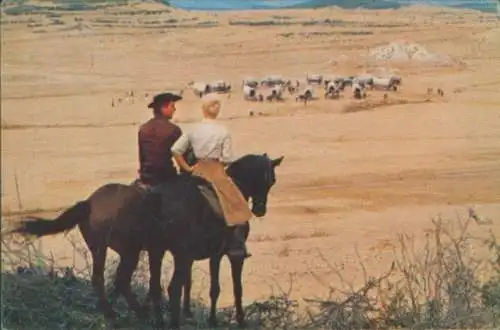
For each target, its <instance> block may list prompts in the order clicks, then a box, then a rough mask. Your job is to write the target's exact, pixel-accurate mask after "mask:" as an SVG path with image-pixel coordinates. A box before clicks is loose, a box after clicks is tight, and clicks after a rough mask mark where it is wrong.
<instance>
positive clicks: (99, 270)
mask: <svg viewBox="0 0 500 330" xmlns="http://www.w3.org/2000/svg"><path fill="white" fill-rule="evenodd" d="M106 250H107V248H106V247H105V246H103V247H101V248H100V249H94V248H91V249H90V252H91V253H92V260H93V267H92V286H93V287H94V291H95V293H96V295H97V298H98V299H99V303H98V304H99V307H100V308H101V309H102V311H103V313H104V316H105V317H106V318H108V319H115V318H116V312H115V311H114V310H113V307H111V304H110V303H109V301H108V299H107V298H106V289H105V287H104V267H105V265H106Z"/></svg>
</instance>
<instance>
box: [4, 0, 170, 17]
mask: <svg viewBox="0 0 500 330" xmlns="http://www.w3.org/2000/svg"><path fill="white" fill-rule="evenodd" d="M141 3H144V4H146V3H149V4H157V5H161V6H162V7H166V6H168V1H156V0H29V1H28V0H3V1H2V12H3V13H4V14H7V15H22V14H36V13H42V12H51V11H62V12H81V11H93V10H99V9H106V8H113V7H119V6H124V5H129V4H135V5H137V4H141Z"/></svg>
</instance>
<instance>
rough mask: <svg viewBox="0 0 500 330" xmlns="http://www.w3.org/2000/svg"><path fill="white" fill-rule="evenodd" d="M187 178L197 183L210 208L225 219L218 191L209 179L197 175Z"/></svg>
mask: <svg viewBox="0 0 500 330" xmlns="http://www.w3.org/2000/svg"><path fill="white" fill-rule="evenodd" d="M187 180H191V181H192V183H193V184H195V185H196V187H197V188H198V190H199V191H200V193H201V195H202V196H203V198H205V200H206V201H207V202H208V204H209V205H210V208H211V209H212V211H213V212H214V214H215V215H216V216H217V217H218V218H219V217H220V218H222V219H223V218H224V213H223V211H222V207H221V205H220V202H219V198H218V197H217V193H216V192H215V189H214V187H213V185H212V184H211V183H210V182H208V181H207V180H205V179H203V178H201V177H199V176H196V175H189V176H188V177H187Z"/></svg>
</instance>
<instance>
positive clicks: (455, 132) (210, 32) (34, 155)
mask: <svg viewBox="0 0 500 330" xmlns="http://www.w3.org/2000/svg"><path fill="white" fill-rule="evenodd" d="M141 6H142V7H141ZM141 6H136V7H135V8H131V9H130V8H129V9H124V8H118V9H116V8H115V9H108V10H106V11H103V12H98V13H96V12H94V13H91V12H89V13H78V14H77V15H76V14H63V15H62V16H60V17H59V19H60V20H62V21H63V24H59V25H58V24H51V22H50V20H49V21H48V22H47V20H48V19H47V18H46V17H41V16H36V15H33V16H16V17H13V16H4V17H3V18H2V20H3V25H2V29H3V38H2V51H3V56H2V213H3V214H7V213H12V212H16V211H19V208H21V209H23V210H51V209H57V208H59V207H64V206H68V205H69V204H71V203H73V202H74V201H76V200H79V199H82V198H84V197H86V196H87V195H89V194H90V193H91V192H92V191H93V190H94V189H96V188H97V187H99V186H100V185H102V184H104V183H106V182H110V181H117V182H124V183H126V182H130V181H131V180H133V179H134V178H135V175H136V171H137V147H136V139H137V129H138V125H139V123H140V122H143V121H145V120H147V119H148V118H149V116H150V112H149V111H148V109H147V108H146V104H147V103H148V102H149V100H150V96H148V97H146V96H145V93H149V94H150V95H151V93H154V92H157V91H162V90H180V89H182V88H183V87H185V85H186V84H187V83H188V82H189V81H190V80H196V81H198V80H201V81H210V80H214V79H225V80H227V81H230V82H231V83H232V85H233V86H234V92H233V93H232V95H231V97H230V98H227V99H225V100H224V104H223V114H222V117H223V120H224V122H225V124H227V125H228V127H229V128H230V130H231V132H232V134H233V136H234V149H235V152H236V153H237V154H238V155H244V154H247V153H263V152H267V153H268V154H270V155H271V156H274V157H278V156H281V155H284V156H285V160H284V162H283V164H282V166H281V167H280V168H279V169H278V170H277V180H278V182H277V184H276V186H275V187H274V188H273V190H272V192H271V196H270V199H269V211H268V214H267V216H266V217H265V218H264V219H261V220H257V221H255V222H253V223H252V232H251V235H250V242H249V249H250V250H251V252H252V253H253V254H254V256H253V257H252V258H251V259H249V260H248V262H247V263H246V265H245V273H244V280H245V301H246V302H249V301H252V300H254V299H258V298H263V297H265V296H267V295H268V294H269V293H270V291H269V290H270V289H269V286H268V284H269V285H271V286H272V285H274V286H275V285H276V282H275V281H277V282H279V284H280V285H281V286H282V287H283V288H284V289H286V288H287V287H288V283H289V280H290V276H291V278H293V283H294V286H293V295H294V296H295V297H305V296H308V297H310V296H314V295H319V296H320V295H323V294H325V292H326V291H327V289H326V286H325V285H326V284H325V283H328V281H334V280H333V276H332V274H331V271H330V269H329V266H328V263H327V262H326V261H325V259H327V260H329V263H331V264H337V265H343V267H344V268H345V271H346V272H347V274H349V275H348V277H349V278H352V279H353V280H357V279H359V276H361V273H360V272H359V265H358V257H357V256H356V253H355V247H357V249H358V250H359V254H360V256H361V259H363V260H364V262H365V263H366V267H367V269H368V270H369V271H370V272H371V273H372V274H378V273H380V272H381V271H383V270H384V269H386V267H387V265H388V260H389V259H388V258H389V256H390V250H391V247H393V246H394V244H396V241H395V238H396V234H397V233H398V232H407V233H412V234H415V235H416V236H417V237H420V236H419V235H422V236H423V233H424V229H425V228H428V227H429V225H430V219H431V218H432V217H437V216H440V215H441V216H444V217H448V218H451V219H456V218H457V217H462V218H464V217H466V216H467V209H468V207H474V208H475V209H476V210H477V212H478V213H479V214H480V215H481V216H483V217H485V218H490V219H492V220H493V223H492V224H491V225H489V226H487V227H488V228H476V229H477V230H479V229H481V230H483V229H485V230H488V229H491V230H493V231H494V232H495V233H497V234H500V225H499V222H498V221H499V220H498V216H499V215H500V93H498V91H499V90H500V79H499V77H500V29H499V23H498V21H496V20H495V19H494V18H493V16H492V15H484V14H479V13H474V12H472V11H456V10H449V11H448V10H441V9H427V8H418V7H416V8H412V9H405V10H388V11H380V12H375V11H372V12H369V11H359V10H355V11H354V10H353V11H344V10H339V9H334V8H332V9H321V10H300V11H281V12H237V13H232V12H227V13H219V14H214V13H196V12H183V11H178V10H171V11H170V12H159V13H153V14H148V15H146V14H141V13H138V14H136V15H133V16H127V15H125V14H123V15H121V16H117V15H115V14H113V10H115V12H116V11H119V10H121V11H130V12H134V11H138V10H141V9H148V10H163V9H165V8H164V7H161V6H159V5H153V4H143V5H141ZM171 18H175V19H177V20H178V21H182V22H187V23H186V24H185V26H184V25H183V24H184V23H182V24H181V23H179V26H178V27H162V26H161V25H159V26H156V27H155V26H153V27H148V26H147V24H148V21H153V20H157V21H168V20H169V19H171ZM327 18H328V19H330V20H339V21H345V22H348V23H346V24H344V25H342V24H338V25H335V24H333V25H332V24H330V25H325V24H306V25H303V24H290V25H267V26H245V25H235V24H230V22H235V21H244V20H254V21H266V20H273V21H275V22H276V21H283V20H290V21H294V22H306V21H313V20H317V21H322V20H324V19H327ZM30 19H31V21H29V20H30ZM110 20H111V23H110ZM118 20H120V22H118ZM192 21H197V22H205V21H218V22H219V25H218V26H215V27H202V26H198V25H189V24H190V23H189V22H192ZM27 22H28V23H27ZM151 24H153V25H154V24H156V23H151ZM359 31H365V32H366V31H369V32H370V33H371V34H361V33H358V32H359ZM401 40H408V41H412V42H416V43H419V44H421V45H423V46H425V47H427V48H429V49H432V50H433V51H435V52H440V53H443V54H447V55H450V56H452V57H453V58H454V59H456V60H457V62H456V63H454V64H452V65H449V66H435V65H430V64H429V63H425V62H412V63H402V64H401V63H399V64H398V63H391V62H387V63H381V62H367V61H365V60H364V59H363V55H365V54H366V53H367V50H368V49H370V48H372V47H376V46H380V45H383V44H386V43H389V42H393V41H401ZM381 69H383V70H386V71H390V72H394V73H397V74H399V75H401V76H402V77H403V82H404V83H403V85H402V88H401V90H400V91H398V92H390V93H389V98H388V100H386V101H385V102H384V101H383V92H377V91H370V92H369V95H368V97H367V99H366V100H365V101H362V102H361V101H354V100H353V99H352V98H351V97H350V95H349V93H347V92H346V93H344V94H343V96H342V98H341V99H340V100H328V101H326V100H323V99H322V97H320V99H319V100H316V101H313V102H312V103H310V104H309V105H307V106H304V105H303V104H301V103H296V102H295V100H294V97H292V96H287V100H286V101H285V102H284V103H264V104H259V103H250V102H246V101H243V97H242V93H241V91H240V85H241V79H242V78H243V77H245V76H257V77H259V76H262V75H266V74H281V75H284V76H286V77H290V78H294V79H295V78H299V79H302V78H304V77H305V74H306V73H321V74H353V75H354V74H358V73H362V72H365V71H366V72H375V71H376V70H381ZM429 87H431V88H434V89H436V88H442V89H443V90H444V92H445V96H444V97H438V96H437V95H435V94H432V95H427V92H426V91H427V88H429ZM129 91H134V93H135V97H134V98H127V97H126V93H127V92H129ZM317 92H318V94H319V95H320V96H321V90H320V89H319V88H318V90H317ZM117 98H122V102H121V103H117V105H116V106H115V107H112V105H111V104H112V100H113V99H115V101H116V102H118V101H117ZM249 109H254V110H255V111H257V112H262V113H264V114H266V116H256V117H249V116H248V115H247V114H248V110H249ZM199 118H200V113H199V100H198V99H197V98H196V97H195V96H194V95H193V93H192V92H191V91H189V90H186V91H185V100H184V101H183V102H181V103H179V105H178V111H177V114H176V118H175V119H176V120H177V121H178V122H179V123H180V125H181V127H182V128H188V127H189V125H190V122H191V121H193V120H197V119H199ZM16 177H17V182H18V186H19V191H20V199H21V200H20V201H19V198H18V197H17V193H16V179H15V178H16ZM72 235H74V236H75V237H76V238H77V239H79V237H80V236H79V233H77V232H76V231H75V232H73V233H72ZM68 247H69V244H68V243H67V242H66V240H65V238H62V237H56V238H47V239H44V240H43V248H44V249H45V250H46V251H47V252H52V253H53V254H54V255H55V256H56V257H57V258H59V259H60V260H61V263H63V264H71V263H73V259H72V256H73V254H72V252H70V251H71V249H68ZM321 256H323V257H321ZM168 260H170V257H168ZM76 262H77V264H80V265H81V264H82V261H81V260H77V261H76ZM227 266H228V265H227V264H226V263H224V266H223V270H222V272H221V278H222V281H223V288H222V290H223V292H222V297H221V304H222V305H227V304H230V303H231V301H232V290H231V286H230V272H229V270H228V269H227ZM207 268H208V267H207V262H206V261H205V262H199V263H197V271H196V274H195V275H196V278H197V279H198V280H197V282H196V285H195V287H196V288H195V292H199V294H200V295H201V296H202V297H203V298H204V299H207V298H208V290H207V288H206V285H207V278H206V275H205V272H206V270H207ZM288 274H291V275H290V276H289V275H288ZM166 275H168V274H166ZM322 281H323V282H322ZM165 285H166V284H165Z"/></svg>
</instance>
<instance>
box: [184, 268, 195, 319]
mask: <svg viewBox="0 0 500 330" xmlns="http://www.w3.org/2000/svg"><path fill="white" fill-rule="evenodd" d="M192 270H193V261H192V260H191V261H190V262H189V264H188V267H187V273H186V282H185V283H184V306H183V309H182V311H183V313H184V316H185V317H187V318H191V317H193V313H192V312H191V283H192V280H193V279H192Z"/></svg>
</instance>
